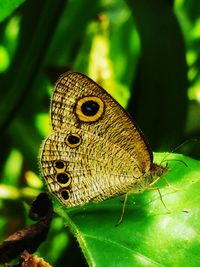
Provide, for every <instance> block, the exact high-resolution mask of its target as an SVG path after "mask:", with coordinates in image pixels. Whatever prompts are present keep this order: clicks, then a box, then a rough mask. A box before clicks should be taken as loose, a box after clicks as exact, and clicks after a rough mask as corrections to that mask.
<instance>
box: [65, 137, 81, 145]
mask: <svg viewBox="0 0 200 267" xmlns="http://www.w3.org/2000/svg"><path fill="white" fill-rule="evenodd" d="M65 142H66V144H67V145H68V146H70V147H72V148H74V147H77V146H79V145H80V144H81V138H80V136H79V135H78V134H69V135H68V136H67V137H66V138H65Z"/></svg>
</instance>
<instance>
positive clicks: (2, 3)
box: [0, 0, 25, 22]
mask: <svg viewBox="0 0 200 267" xmlns="http://www.w3.org/2000/svg"><path fill="white" fill-rule="evenodd" d="M24 1H25V0H0V22H1V21H3V20H4V19H5V18H6V17H8V16H9V15H10V14H11V13H12V12H13V11H14V10H15V9H16V8H17V7H18V6H19V5H21V4H22V3H23V2H24Z"/></svg>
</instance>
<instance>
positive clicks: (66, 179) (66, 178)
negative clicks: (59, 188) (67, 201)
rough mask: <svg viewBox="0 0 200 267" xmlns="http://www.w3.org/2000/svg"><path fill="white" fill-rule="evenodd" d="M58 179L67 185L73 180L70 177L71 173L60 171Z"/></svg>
mask: <svg viewBox="0 0 200 267" xmlns="http://www.w3.org/2000/svg"><path fill="white" fill-rule="evenodd" d="M56 180H57V181H58V183H60V184H65V185H68V184H70V182H71V178H70V176H69V174H67V173H65V172H60V173H58V174H57V175H56Z"/></svg>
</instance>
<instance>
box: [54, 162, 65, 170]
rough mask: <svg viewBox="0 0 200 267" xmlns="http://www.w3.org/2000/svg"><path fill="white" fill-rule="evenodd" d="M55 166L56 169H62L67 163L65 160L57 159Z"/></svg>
mask: <svg viewBox="0 0 200 267" xmlns="http://www.w3.org/2000/svg"><path fill="white" fill-rule="evenodd" d="M54 167H55V168H56V169H59V170H62V169H64V168H65V163H64V162H63V161H61V160H56V161H55V162H54Z"/></svg>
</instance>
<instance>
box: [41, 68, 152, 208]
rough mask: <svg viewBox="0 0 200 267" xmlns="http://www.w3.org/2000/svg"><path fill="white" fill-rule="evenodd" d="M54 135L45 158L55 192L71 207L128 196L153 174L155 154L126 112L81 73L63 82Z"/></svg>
mask: <svg viewBox="0 0 200 267" xmlns="http://www.w3.org/2000/svg"><path fill="white" fill-rule="evenodd" d="M51 123H52V128H53V132H52V133H51V134H50V135H49V137H48V138H47V139H46V140H45V142H44V144H43V148H42V154H41V165H42V173H43V176H44V178H45V180H46V181H47V184H48V186H49V189H50V191H51V192H53V193H55V194H56V196H57V197H58V198H59V199H60V201H61V202H62V203H63V204H64V205H66V206H68V207H72V206H77V205H80V204H84V203H87V202H88V201H90V200H95V201H101V200H103V199H106V198H109V197H111V196H114V195H118V194H123V193H125V192H127V191H129V190H130V189H131V188H132V187H134V185H135V186H137V185H138V184H140V183H142V181H141V179H143V178H142V177H145V175H146V174H149V172H150V168H151V165H152V154H151V151H150V149H149V147H148V145H147V143H146V142H145V139H144V137H143V135H142V133H141V131H140V130H139V129H138V128H137V126H136V124H135V123H134V121H133V120H132V119H131V118H130V117H129V115H128V114H127V113H126V111H125V110H124V109H123V108H122V107H121V106H120V105H119V104H118V103H117V102H116V101H115V100H114V99H113V98H112V97H111V96H110V95H109V94H108V93H107V92H106V91H105V90H104V89H103V88H101V87H100V86H99V85H97V84H96V83H95V82H94V81H92V80H91V79H89V78H88V77H86V76H84V75H83V74H80V73H76V72H68V73H66V74H64V75H63V76H61V78H60V79H59V80H58V82H57V84H56V86H55V90H54V93H53V98H52V102H51Z"/></svg>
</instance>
